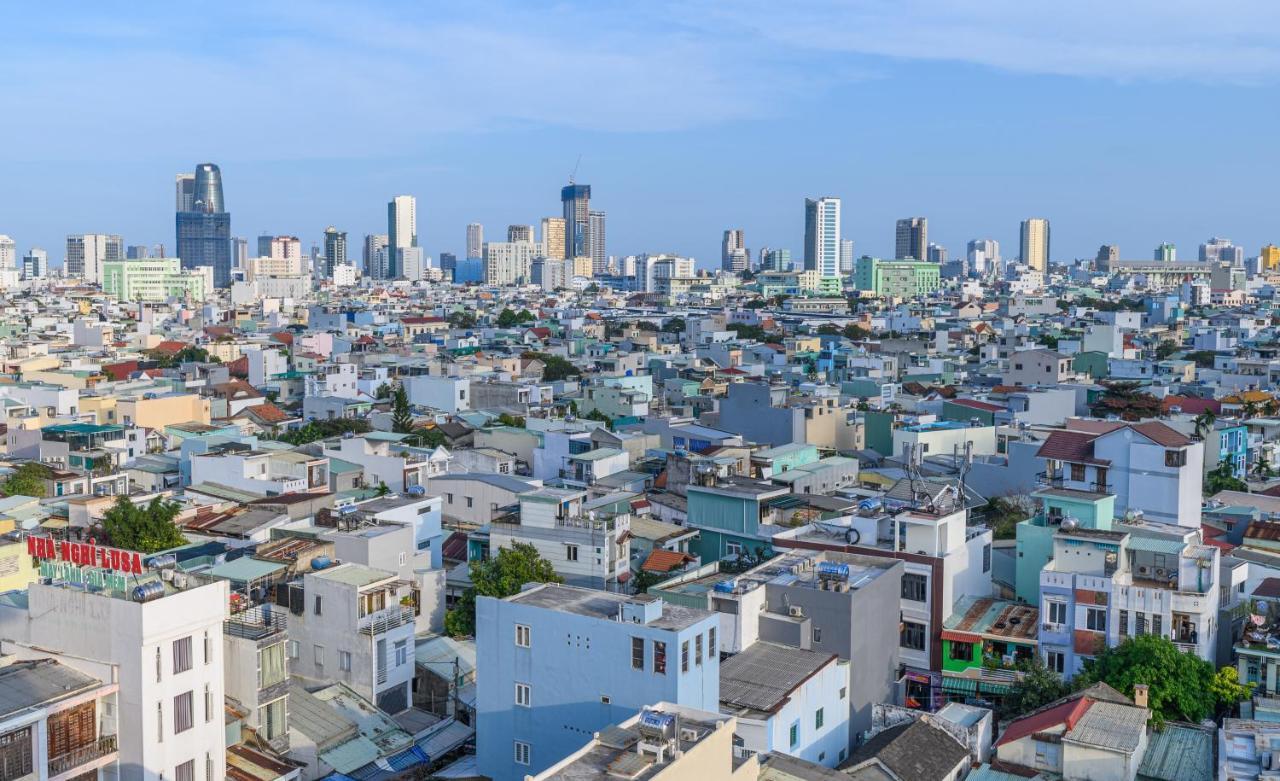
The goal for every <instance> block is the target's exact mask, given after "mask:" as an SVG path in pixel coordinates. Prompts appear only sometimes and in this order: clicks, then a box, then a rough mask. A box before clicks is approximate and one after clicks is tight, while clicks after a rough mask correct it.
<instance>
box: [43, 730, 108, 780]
mask: <svg viewBox="0 0 1280 781" xmlns="http://www.w3.org/2000/svg"><path fill="white" fill-rule="evenodd" d="M115 752H116V736H115V735H107V736H105V737H101V738H98V739H97V740H95V741H94V742H92V743H88V744H86V745H83V746H80V747H79V748H73V749H71V750H70V751H68V752H67V753H65V754H59V755H58V756H56V757H50V758H49V776H50V777H53V776H60V775H62V774H64V773H69V772H70V771H72V770H75V769H76V768H78V767H80V766H81V765H85V764H88V763H89V762H92V761H94V760H95V759H101V758H102V757H105V756H107V755H108V754H114V753H115Z"/></svg>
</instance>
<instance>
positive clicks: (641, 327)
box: [636, 320, 662, 333]
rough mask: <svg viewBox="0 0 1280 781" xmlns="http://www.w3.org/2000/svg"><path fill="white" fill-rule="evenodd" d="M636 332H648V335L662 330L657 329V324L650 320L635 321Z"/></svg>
mask: <svg viewBox="0 0 1280 781" xmlns="http://www.w3.org/2000/svg"><path fill="white" fill-rule="evenodd" d="M636 330H637V331H648V332H650V333H657V332H658V331H661V330H662V329H661V328H658V324H657V323H655V322H653V321H652V320H637V321H636Z"/></svg>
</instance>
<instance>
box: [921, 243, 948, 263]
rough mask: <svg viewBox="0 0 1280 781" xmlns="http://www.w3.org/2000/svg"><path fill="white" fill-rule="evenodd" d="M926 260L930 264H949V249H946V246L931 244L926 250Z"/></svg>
mask: <svg viewBox="0 0 1280 781" xmlns="http://www.w3.org/2000/svg"><path fill="white" fill-rule="evenodd" d="M924 259H925V260H927V261H929V262H930V263H938V264H942V263H946V262H947V248H946V247H944V246H942V245H941V244H932V243H931V244H929V246H928V247H927V248H926V249H925V258H924Z"/></svg>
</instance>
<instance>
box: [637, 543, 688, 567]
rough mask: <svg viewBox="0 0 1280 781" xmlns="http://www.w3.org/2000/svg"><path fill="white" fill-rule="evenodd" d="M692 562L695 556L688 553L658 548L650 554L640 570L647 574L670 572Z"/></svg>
mask: <svg viewBox="0 0 1280 781" xmlns="http://www.w3.org/2000/svg"><path fill="white" fill-rule="evenodd" d="M691 561H693V556H690V555H689V554H687V553H681V552H680V551H671V550H663V549H661V548H656V549H654V551H653V552H652V553H650V554H649V558H647V559H645V560H644V564H641V565H640V569H642V570H644V571H645V572H670V571H671V570H673V569H679V568H680V567H683V566H684V565H686V564H688V563H689V562H691Z"/></svg>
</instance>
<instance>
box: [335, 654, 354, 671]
mask: <svg viewBox="0 0 1280 781" xmlns="http://www.w3.org/2000/svg"><path fill="white" fill-rule="evenodd" d="M338 669H339V670H342V671H343V672H350V671H351V652H350V651H339V652H338Z"/></svg>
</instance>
